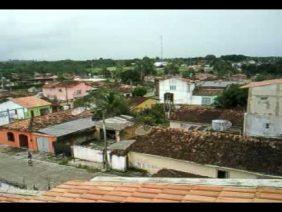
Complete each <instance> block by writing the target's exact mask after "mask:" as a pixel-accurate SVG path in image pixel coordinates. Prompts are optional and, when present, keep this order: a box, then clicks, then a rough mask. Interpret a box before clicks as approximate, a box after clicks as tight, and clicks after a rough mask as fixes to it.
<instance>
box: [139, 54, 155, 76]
mask: <svg viewBox="0 0 282 212" xmlns="http://www.w3.org/2000/svg"><path fill="white" fill-rule="evenodd" d="M135 70H136V71H138V72H140V77H141V81H144V77H145V76H147V75H150V74H156V71H155V69H154V61H153V60H152V59H150V58H149V57H143V59H142V60H140V61H138V62H137V63H136V65H135Z"/></svg>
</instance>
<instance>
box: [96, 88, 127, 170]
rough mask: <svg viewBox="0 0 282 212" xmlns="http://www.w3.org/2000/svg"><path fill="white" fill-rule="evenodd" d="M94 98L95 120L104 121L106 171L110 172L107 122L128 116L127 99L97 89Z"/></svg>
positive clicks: (114, 93) (109, 91) (113, 92)
mask: <svg viewBox="0 0 282 212" xmlns="http://www.w3.org/2000/svg"><path fill="white" fill-rule="evenodd" d="M92 94H93V97H94V99H93V100H94V102H95V109H94V111H93V113H94V117H95V119H97V118H98V119H101V118H102V120H103V135H104V136H103V137H104V151H103V158H104V169H105V170H108V168H109V163H108V156H107V150H108V142H107V134H106V121H105V119H106V118H107V117H113V116H116V115H122V114H127V113H128V112H129V109H128V106H127V104H126V101H125V99H124V98H123V96H122V95H120V94H119V93H117V92H115V91H112V90H105V89H97V90H95V91H93V93H92Z"/></svg>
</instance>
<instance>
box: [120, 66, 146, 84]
mask: <svg viewBox="0 0 282 212" xmlns="http://www.w3.org/2000/svg"><path fill="white" fill-rule="evenodd" d="M120 78H121V81H122V83H127V84H131V83H132V84H138V83H140V82H141V72H139V71H138V70H137V69H130V70H126V71H123V72H122V73H121V74H120Z"/></svg>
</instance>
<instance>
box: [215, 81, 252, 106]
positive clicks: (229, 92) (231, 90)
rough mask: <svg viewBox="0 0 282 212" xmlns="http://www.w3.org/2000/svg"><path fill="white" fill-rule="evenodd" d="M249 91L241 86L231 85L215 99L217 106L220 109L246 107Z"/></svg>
mask: <svg viewBox="0 0 282 212" xmlns="http://www.w3.org/2000/svg"><path fill="white" fill-rule="evenodd" d="M247 99H248V90H247V89H242V88H240V85H231V86H229V87H228V88H226V89H225V90H224V91H223V93H222V94H221V95H220V96H218V97H217V98H216V99H215V106H217V107H220V108H235V107H246V105H247Z"/></svg>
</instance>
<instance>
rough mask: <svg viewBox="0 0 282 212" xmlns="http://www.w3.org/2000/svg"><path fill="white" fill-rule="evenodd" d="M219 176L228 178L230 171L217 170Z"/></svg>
mask: <svg viewBox="0 0 282 212" xmlns="http://www.w3.org/2000/svg"><path fill="white" fill-rule="evenodd" d="M217 178H228V172H227V171H223V170H217Z"/></svg>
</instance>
